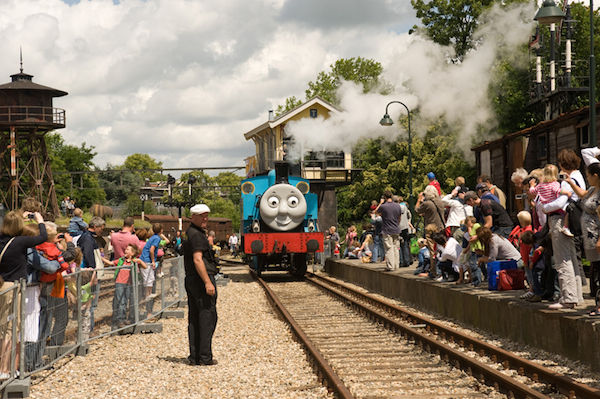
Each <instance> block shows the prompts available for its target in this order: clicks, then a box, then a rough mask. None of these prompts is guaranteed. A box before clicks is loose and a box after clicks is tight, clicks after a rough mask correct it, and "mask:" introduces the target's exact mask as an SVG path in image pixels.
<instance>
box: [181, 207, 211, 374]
mask: <svg viewBox="0 0 600 399" xmlns="http://www.w3.org/2000/svg"><path fill="white" fill-rule="evenodd" d="M190 212H191V214H192V216H191V222H192V223H191V224H190V227H189V228H188V230H187V232H186V237H187V238H186V240H185V241H184V242H183V259H184V265H185V290H186V291H187V296H188V336H189V340H190V356H189V357H188V360H189V362H190V364H192V365H205V366H209V365H213V364H217V361H216V360H215V359H213V356H212V336H213V333H214V332H215V327H216V326H217V307H216V305H217V289H216V284H215V274H216V273H217V268H216V262H215V259H214V256H213V253H212V251H211V250H210V245H209V243H208V239H207V231H206V228H207V224H208V213H209V212H210V209H209V208H208V206H206V205H205V204H198V205H194V206H193V207H192V208H191V209H190Z"/></svg>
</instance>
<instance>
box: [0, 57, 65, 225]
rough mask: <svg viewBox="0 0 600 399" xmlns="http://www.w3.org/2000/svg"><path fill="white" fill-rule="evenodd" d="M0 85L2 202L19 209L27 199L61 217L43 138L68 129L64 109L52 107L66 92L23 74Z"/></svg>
mask: <svg viewBox="0 0 600 399" xmlns="http://www.w3.org/2000/svg"><path fill="white" fill-rule="evenodd" d="M10 77H11V82H9V83H6V84H3V85H0V202H2V203H3V204H4V207H5V208H7V209H11V210H12V209H17V208H19V207H20V206H21V203H22V201H23V199H24V198H25V197H34V198H35V199H37V200H38V201H40V202H41V203H42V207H43V211H44V212H45V213H46V214H47V215H48V216H51V215H50V214H52V215H53V216H57V215H58V214H59V210H58V202H57V200H56V192H55V190H54V179H53V178H52V170H51V168H50V159H49V158H48V150H47V149H46V142H45V140H44V136H45V134H46V133H48V132H49V131H52V130H55V129H62V128H64V127H65V110H64V109H59V108H53V107H52V99H53V98H54V97H62V96H65V95H67V92H64V91H62V90H57V89H53V88H51V87H47V86H42V85H39V84H37V83H33V81H32V78H33V76H32V75H28V74H26V73H24V72H23V62H22V60H21V71H20V72H19V73H17V74H14V75H10Z"/></svg>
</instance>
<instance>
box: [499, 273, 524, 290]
mask: <svg viewBox="0 0 600 399" xmlns="http://www.w3.org/2000/svg"><path fill="white" fill-rule="evenodd" d="M524 288H525V271H524V270H523V269H509V270H500V271H499V272H498V291H509V290H522V289H524Z"/></svg>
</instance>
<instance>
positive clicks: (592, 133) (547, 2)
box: [533, 0, 597, 147]
mask: <svg viewBox="0 0 600 399" xmlns="http://www.w3.org/2000/svg"><path fill="white" fill-rule="evenodd" d="M564 18H565V13H564V12H563V11H562V10H561V9H560V7H558V6H557V5H556V3H555V2H554V0H544V3H543V4H542V6H541V7H540V9H539V10H538V12H537V13H536V14H535V17H534V18H533V19H534V20H535V21H538V22H539V23H540V24H543V25H549V26H550V34H551V38H550V42H551V45H550V46H551V47H550V58H551V59H550V82H551V83H550V84H551V85H552V84H553V82H554V79H555V77H554V40H555V38H554V32H555V24H556V23H559V22H560V21H562V20H563V19H564ZM589 78H590V83H589V96H590V114H589V118H590V122H589V129H588V130H589V131H588V135H589V142H590V143H589V144H590V146H592V147H595V146H596V145H597V142H596V58H595V57H594V0H590V76H589ZM551 91H554V87H552V86H551Z"/></svg>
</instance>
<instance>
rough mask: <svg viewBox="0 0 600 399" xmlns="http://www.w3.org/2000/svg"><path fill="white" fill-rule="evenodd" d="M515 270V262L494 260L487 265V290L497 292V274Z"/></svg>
mask: <svg viewBox="0 0 600 399" xmlns="http://www.w3.org/2000/svg"><path fill="white" fill-rule="evenodd" d="M516 268H517V261H516V260H496V261H493V262H489V263H488V264H487V272H488V290H490V291H497V290H498V272H499V271H500V270H510V269H516Z"/></svg>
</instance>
